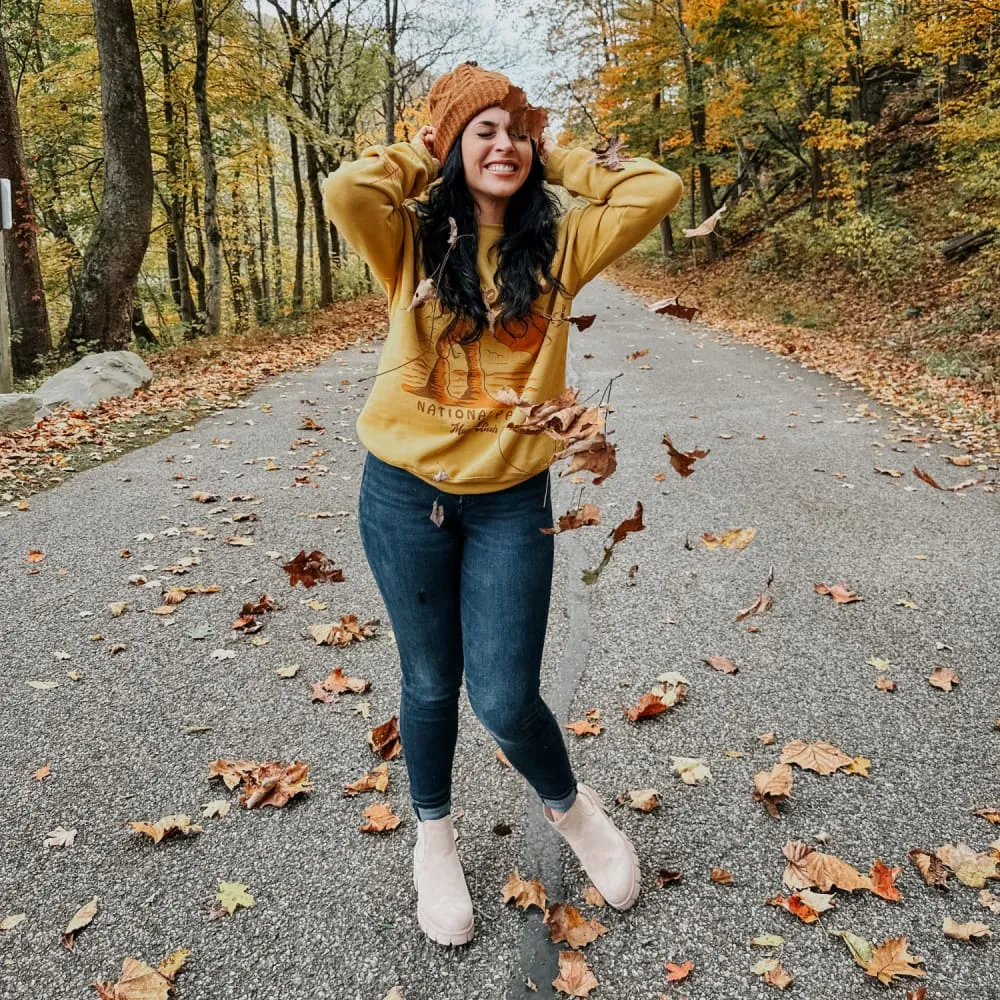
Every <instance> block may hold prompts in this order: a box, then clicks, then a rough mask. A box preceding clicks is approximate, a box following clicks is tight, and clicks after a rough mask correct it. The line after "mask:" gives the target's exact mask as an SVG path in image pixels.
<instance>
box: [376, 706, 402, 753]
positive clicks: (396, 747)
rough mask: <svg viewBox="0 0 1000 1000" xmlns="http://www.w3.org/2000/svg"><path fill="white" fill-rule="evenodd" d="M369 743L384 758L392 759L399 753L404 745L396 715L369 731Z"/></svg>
mask: <svg viewBox="0 0 1000 1000" xmlns="http://www.w3.org/2000/svg"><path fill="white" fill-rule="evenodd" d="M368 745H369V746H370V747H371V748H372V751H373V752H374V753H376V754H378V756H379V757H381V758H382V760H392V759H393V757H395V756H397V755H398V754H399V752H400V751H401V750H402V749H403V745H402V743H401V742H400V740H399V725H398V723H397V720H396V716H395V715H394V716H393V717H392V718H391V719H389V721H388V722H383V723H382V725H381V726H376V727H375V728H374V729H373V730H371V732H369V733H368Z"/></svg>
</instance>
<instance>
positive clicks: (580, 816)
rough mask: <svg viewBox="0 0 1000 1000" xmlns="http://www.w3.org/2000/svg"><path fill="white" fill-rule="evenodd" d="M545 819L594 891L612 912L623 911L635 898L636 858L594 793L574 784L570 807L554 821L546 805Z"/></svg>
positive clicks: (637, 879)
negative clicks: (561, 837)
mask: <svg viewBox="0 0 1000 1000" xmlns="http://www.w3.org/2000/svg"><path fill="white" fill-rule="evenodd" d="M545 818H546V820H548V822H549V823H550V824H551V825H552V826H553V827H555V829H556V830H558V831H559V833H561V834H562V835H563V836H564V837H565V838H566V840H567V842H568V843H569V846H570V847H572V848H573V852H574V854H576V856H577V857H578V858H579V859H580V864H581V865H583V870H584V871H585V872H586V873H587V874H588V875H589V876H590V880H591V882H593V883H594V885H595V887H596V888H597V891H598V892H599V893H600V894H601V895H602V896H603V897H604V898H605V899H606V900H607V901H608V903H609V904H610V905H611V906H613V907H614V908H615V909H616V910H627V909H628V908H629V907H630V906H631V905H632V904H633V903H634V902H635V901H636V899H637V898H638V896H639V876H640V873H639V859H638V857H637V856H636V853H635V848H634V847H633V846H632V842H631V841H630V840H629V839H628V837H626V836H625V834H624V833H622V832H621V830H619V829H618V828H617V827H616V826H615V825H614V823H612V822H611V820H610V819H609V818H608V816H607V813H606V812H605V810H604V803H603V802H601V800H600V797H599V796H598V795H597V793H596V792H595V791H594V790H593V789H592V788H588V787H587V786H586V785H582V784H581V785H578V786H577V794H576V801H575V802H574V803H573V805H572V806H570V808H569V809H568V810H567V811H566V812H565V813H563V815H562V816H560V817H559V818H558V819H555V818H554V817H553V814H552V810H551V809H549V807H548V806H546V807H545Z"/></svg>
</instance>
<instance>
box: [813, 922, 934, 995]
mask: <svg viewBox="0 0 1000 1000" xmlns="http://www.w3.org/2000/svg"><path fill="white" fill-rule="evenodd" d="M832 933H833V934H834V935H835V936H836V937H840V938H843V940H844V942H845V943H846V944H847V946H848V948H849V949H850V952H851V955H852V956H853V957H854V961H855V962H857V964H858V965H860V966H861V968H862V969H864V970H865V972H866V973H867V974H868V975H869V976H873V977H875V978H876V979H878V981H879V982H880V983H884V984H885V985H887V986H889V985H891V984H892V983H893V981H894V979H895V978H897V977H901V976H913V977H916V976H923V975H926V973H925V972H924V970H923V969H918V968H916V965H917V963H922V962H923V958H922V957H921V956H919V955H911V954H909V952H908V951H907V946H908V944H909V941H908V939H907V938H905V937H898V938H889V940H887V941H885V942H884V943H883V944H881V945H879V946H878V948H873V946H872V945H871V944H870V943H869V942H868V941H866V940H865V939H864V938H861V937H858V936H857V935H855V934H851V933H850V931H832Z"/></svg>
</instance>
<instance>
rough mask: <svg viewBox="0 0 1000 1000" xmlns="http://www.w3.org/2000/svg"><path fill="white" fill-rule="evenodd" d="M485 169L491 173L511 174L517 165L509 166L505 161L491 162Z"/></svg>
mask: <svg viewBox="0 0 1000 1000" xmlns="http://www.w3.org/2000/svg"><path fill="white" fill-rule="evenodd" d="M486 169H487V170H488V171H489V172H490V173H491V174H512V173H514V172H515V171H516V170H517V167H513V166H509V165H508V164H506V163H491V164H490V165H489V166H488V167H487V168H486Z"/></svg>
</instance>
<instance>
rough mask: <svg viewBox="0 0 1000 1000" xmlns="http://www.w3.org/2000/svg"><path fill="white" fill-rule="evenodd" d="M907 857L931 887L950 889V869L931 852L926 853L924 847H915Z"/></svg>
mask: <svg viewBox="0 0 1000 1000" xmlns="http://www.w3.org/2000/svg"><path fill="white" fill-rule="evenodd" d="M907 857H908V858H909V859H910V860H911V861H912V862H913V864H914V865H915V866H916V869H917V871H919V872H920V877H921V878H922V879H923V880H924V882H926V883H927V885H930V886H937V887H938V888H941V889H946V888H947V887H948V868H947V866H946V865H945V863H944V862H943V861H942V860H941V859H940V858H939V857H938V856H937V855H936V854H933V853H932V852H931V851H925V850H924V849H923V848H922V847H915V848H913V850H912V851H910V852H909V853H908V854H907Z"/></svg>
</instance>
